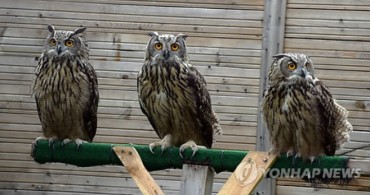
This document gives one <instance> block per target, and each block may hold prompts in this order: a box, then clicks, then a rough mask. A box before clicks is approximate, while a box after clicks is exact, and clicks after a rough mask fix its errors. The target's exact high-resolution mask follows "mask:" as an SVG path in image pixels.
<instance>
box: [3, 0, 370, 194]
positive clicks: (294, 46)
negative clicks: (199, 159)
mask: <svg viewBox="0 0 370 195" xmlns="http://www.w3.org/2000/svg"><path fill="white" fill-rule="evenodd" d="M333 2H335V3H333ZM263 4H264V0H248V1H244V0H229V1H223V0H205V1H197V0H186V1H177V0H158V1H146V0H137V1H133V0H103V1H99V0H90V1H85V0H59V1H57V0H51V1H36V0H27V1H25V0H1V2H0V59H1V60H0V175H1V176H0V194H31V195H32V194H40V193H41V192H45V194H58V195H59V194H60V195H66V194H138V193H139V191H138V189H137V187H136V185H135V184H134V182H133V181H132V180H131V178H130V176H129V175H128V174H127V172H125V171H122V168H121V167H113V166H104V167H91V168H78V167H74V166H68V165H64V164H56V163H53V164H44V165H39V164H36V163H35V162H33V160H32V158H31V157H30V156H29V153H30V143H31V142H32V141H33V140H34V139H35V138H36V137H38V136H40V135H41V128H40V122H39V119H38V117H37V113H36V107H35V103H34V100H33V98H31V97H30V93H29V86H30V81H31V79H32V76H33V71H34V67H35V63H36V61H35V58H36V57H38V56H39V55H40V51H41V49H42V45H43V41H44V38H45V37H46V35H47V30H46V25H47V24H54V25H55V26H56V28H57V29H69V30H74V29H75V28H77V27H78V26H80V25H83V26H86V27H87V28H88V30H87V32H86V38H87V40H88V41H89V45H90V47H91V51H90V54H91V58H90V59H91V63H92V64H93V66H94V67H95V69H96V70H97V73H98V76H99V89H100V93H101V101H100V104H99V115H98V118H99V121H98V126H99V129H98V133H97V136H96V138H95V141H96V142H110V143H138V144H148V143H150V142H153V141H155V140H157V139H158V138H157V136H156V135H155V133H154V132H153V130H152V129H151V127H150V125H149V123H148V122H147V120H146V118H145V117H144V115H143V114H142V113H141V111H140V110H139V106H138V103H137V94H136V75H137V72H138V70H139V69H140V67H141V65H142V62H143V58H144V49H145V45H146V43H147V41H148V39H149V37H148V36H147V35H146V34H147V32H149V31H159V32H169V33H178V32H184V33H187V34H189V38H188V41H187V43H188V47H189V52H190V58H191V61H192V62H193V63H194V64H195V65H196V66H197V67H198V68H199V70H200V71H201V73H203V74H204V75H205V78H206V80H207V81H208V84H209V89H210V93H211V96H212V100H213V106H214V108H215V110H216V112H217V113H218V115H219V117H220V119H221V124H222V127H223V129H224V135H223V136H220V137H217V138H216V139H217V143H216V144H215V148H225V149H245V150H250V149H254V148H255V143H256V129H257V101H258V91H259V86H258V85H259V77H260V72H259V70H260V64H261V59H260V58H261V45H262V22H263V9H264V5H263ZM369 10H370V3H368V2H367V1H350V2H349V1H346V0H337V1H329V0H320V1H319V0H310V1H307V0H288V7H287V13H286V15H287V18H286V34H285V43H284V45H285V51H286V52H293V51H294V52H298V51H299V52H303V53H307V54H309V55H310V56H312V58H313V60H314V62H316V67H317V69H318V71H317V74H318V76H319V78H321V79H322V80H324V82H325V83H326V84H327V85H328V86H329V87H330V88H331V90H332V92H333V93H334V96H335V97H336V98H337V99H338V102H339V103H340V104H342V105H343V106H345V107H346V108H347V109H349V110H350V112H351V113H350V120H351V122H352V124H353V125H354V128H355V131H354V132H353V133H352V141H351V143H349V144H347V145H346V146H345V148H344V150H343V152H344V151H349V150H350V149H353V148H356V147H359V146H361V145H364V144H367V143H369V140H370V136H369V135H370V123H369V121H370V120H369V119H370V115H369V106H370V103H369V101H370V99H369V97H370V92H369V89H370V77H369V75H370V73H369V71H370V68H369V65H368V63H367V62H368V60H369V58H370V45H369V44H368V42H369V40H370V37H369V35H370V33H369V29H370V21H369V20H370V19H369V18H370V12H369ZM349 155H351V156H353V157H358V158H366V157H369V150H368V149H360V150H356V151H354V152H351V153H349ZM229 175H230V174H229V173H221V174H218V175H216V177H215V184H214V188H213V191H214V192H217V191H219V189H220V188H221V187H222V185H223V183H224V181H225V179H226V178H227V177H228V176H229ZM153 176H154V178H155V179H156V181H158V183H159V184H160V186H161V188H162V189H163V191H164V192H165V193H166V194H177V193H178V190H179V181H180V176H181V171H180V170H163V171H156V172H153ZM369 183H370V182H369V179H368V178H362V179H360V180H358V181H357V183H355V184H353V185H351V186H348V187H346V186H345V187H344V188H342V190H343V189H344V190H346V189H350V190H365V191H366V190H369V188H370V187H369V185H370V184H369ZM278 184H279V186H278V188H277V189H278V190H277V191H278V193H279V194H288V193H290V194H292V192H294V193H295V192H301V193H303V194H309V193H311V192H313V188H311V187H308V184H304V183H302V182H298V181H296V180H286V179H280V180H278ZM292 185H295V186H301V187H292ZM324 187H329V188H337V187H335V186H332V185H330V186H324ZM341 192H343V191H339V190H337V191H334V190H322V191H319V192H315V193H316V194H327V193H332V194H334V193H341ZM347 192H348V191H347ZM365 193H366V192H365Z"/></svg>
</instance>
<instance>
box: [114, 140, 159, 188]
mask: <svg viewBox="0 0 370 195" xmlns="http://www.w3.org/2000/svg"><path fill="white" fill-rule="evenodd" d="M113 150H114V152H115V153H116V154H117V156H118V158H119V159H120V160H121V161H122V164H123V165H124V166H125V167H126V169H127V171H128V172H129V173H130V175H131V177H132V178H133V179H134V181H135V183H136V184H137V186H138V187H139V189H140V190H141V192H142V193H143V194H145V195H151V194H158V195H160V194H164V193H163V192H162V190H161V188H160V187H159V186H158V184H157V183H155V181H154V179H153V178H152V176H151V175H150V174H149V172H148V171H147V170H146V168H145V167H144V164H143V162H142V161H141V158H140V156H139V154H138V153H137V151H136V149H135V148H134V147H125V146H115V147H113Z"/></svg>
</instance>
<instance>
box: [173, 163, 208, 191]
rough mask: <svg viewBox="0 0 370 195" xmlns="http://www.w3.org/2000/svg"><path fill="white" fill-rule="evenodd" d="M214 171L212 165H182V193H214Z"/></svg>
mask: <svg viewBox="0 0 370 195" xmlns="http://www.w3.org/2000/svg"><path fill="white" fill-rule="evenodd" d="M213 175H214V171H213V170H212V168H211V167H208V166H201V165H190V164H184V165H183V167H182V178H181V187H180V194H181V195H188V194H191V195H208V194H212V185H213Z"/></svg>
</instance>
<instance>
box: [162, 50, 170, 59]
mask: <svg viewBox="0 0 370 195" xmlns="http://www.w3.org/2000/svg"><path fill="white" fill-rule="evenodd" d="M163 57H164V59H165V60H168V58H169V57H170V52H169V51H168V50H165V51H164V54H163Z"/></svg>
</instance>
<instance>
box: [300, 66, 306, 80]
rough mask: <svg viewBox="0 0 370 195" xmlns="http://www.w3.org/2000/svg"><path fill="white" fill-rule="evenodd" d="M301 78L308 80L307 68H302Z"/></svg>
mask: <svg viewBox="0 0 370 195" xmlns="http://www.w3.org/2000/svg"><path fill="white" fill-rule="evenodd" d="M301 76H302V77H303V78H306V76H307V70H306V69H305V68H302V70H301Z"/></svg>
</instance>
